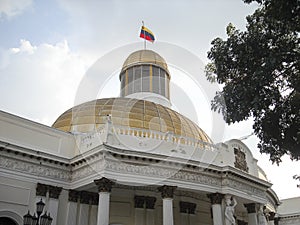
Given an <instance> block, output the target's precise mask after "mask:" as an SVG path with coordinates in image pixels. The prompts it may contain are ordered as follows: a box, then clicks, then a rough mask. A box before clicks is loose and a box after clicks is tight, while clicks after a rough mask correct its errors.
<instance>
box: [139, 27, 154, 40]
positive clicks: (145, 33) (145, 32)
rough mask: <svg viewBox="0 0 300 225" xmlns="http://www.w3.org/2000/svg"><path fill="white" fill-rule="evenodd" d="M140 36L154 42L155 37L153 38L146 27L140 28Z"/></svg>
mask: <svg viewBox="0 0 300 225" xmlns="http://www.w3.org/2000/svg"><path fill="white" fill-rule="evenodd" d="M140 38H144V39H146V40H147V41H150V42H154V40H155V38H154V34H153V33H152V31H151V30H149V29H148V28H146V27H144V26H142V29H141V33H140Z"/></svg>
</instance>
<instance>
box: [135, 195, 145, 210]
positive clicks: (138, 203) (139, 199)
mask: <svg viewBox="0 0 300 225" xmlns="http://www.w3.org/2000/svg"><path fill="white" fill-rule="evenodd" d="M144 204H145V196H138V195H136V196H134V208H140V209H141V208H142V209H143V208H144Z"/></svg>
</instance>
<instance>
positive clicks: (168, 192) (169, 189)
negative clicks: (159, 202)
mask: <svg viewBox="0 0 300 225" xmlns="http://www.w3.org/2000/svg"><path fill="white" fill-rule="evenodd" d="M176 188H177V187H176V186H168V185H164V186H161V187H159V188H157V190H158V191H160V192H161V197H162V198H173V196H174V191H175V189H176Z"/></svg>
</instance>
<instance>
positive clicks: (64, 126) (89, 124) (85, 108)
mask: <svg viewBox="0 0 300 225" xmlns="http://www.w3.org/2000/svg"><path fill="white" fill-rule="evenodd" d="M108 115H110V118H111V122H112V125H113V127H115V128H118V129H121V128H122V130H126V129H127V130H128V129H129V130H130V131H132V130H135V132H134V134H136V132H139V131H141V132H149V133H151V135H153V133H155V132H156V133H157V134H158V133H160V134H166V133H167V132H169V133H170V134H172V135H173V136H174V137H177V138H178V140H179V139H182V138H183V139H184V143H186V142H189V141H191V142H194V143H196V142H198V141H200V142H205V143H208V144H212V141H211V139H210V138H209V137H208V135H207V134H206V133H205V132H204V131H203V130H202V129H200V128H199V127H198V126H197V125H196V124H195V123H194V122H192V121H191V120H190V119H188V118H187V117H185V116H183V115H181V114H179V113H177V112H175V111H174V110H172V109H169V108H167V107H165V106H162V105H160V104H156V103H154V102H149V101H145V100H138V99H131V98H105V99H98V100H93V101H90V102H86V103H83V104H81V105H78V106H75V107H73V108H71V109H69V110H67V111H66V112H64V113H63V114H62V115H61V116H60V117H59V118H58V119H57V120H56V121H55V122H54V124H53V127H54V128H57V129H59V130H62V131H66V132H82V133H88V132H93V131H94V130H96V129H98V128H100V127H101V126H102V127H103V126H104V125H105V124H106V123H107V119H108V118H107V116H108Z"/></svg>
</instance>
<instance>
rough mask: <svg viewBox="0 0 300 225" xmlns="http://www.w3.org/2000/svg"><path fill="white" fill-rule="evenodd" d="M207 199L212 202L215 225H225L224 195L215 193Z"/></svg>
mask: <svg viewBox="0 0 300 225" xmlns="http://www.w3.org/2000/svg"><path fill="white" fill-rule="evenodd" d="M207 197H209V198H210V201H211V207H212V216H213V224H214V225H223V224H224V222H223V213H222V199H223V197H224V195H223V194H220V193H213V194H208V195H207Z"/></svg>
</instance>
